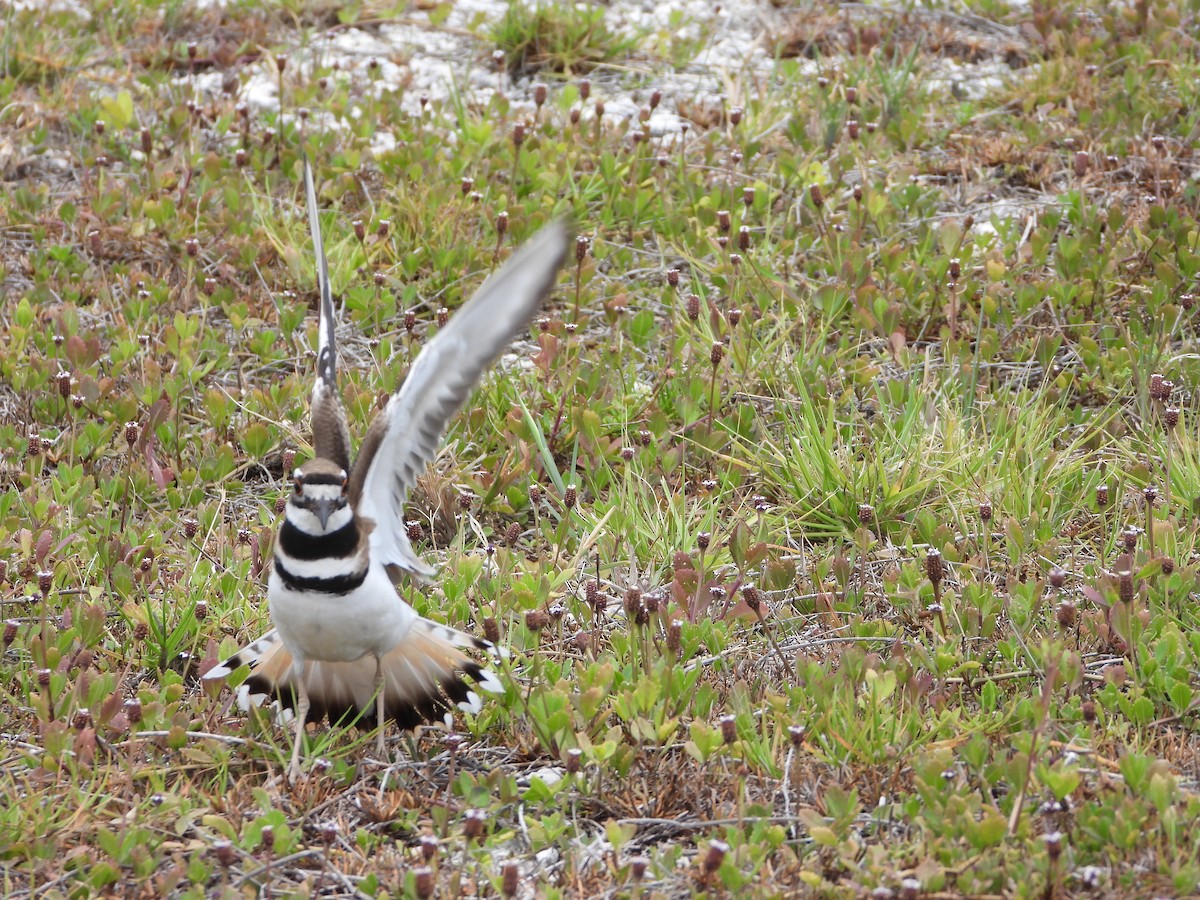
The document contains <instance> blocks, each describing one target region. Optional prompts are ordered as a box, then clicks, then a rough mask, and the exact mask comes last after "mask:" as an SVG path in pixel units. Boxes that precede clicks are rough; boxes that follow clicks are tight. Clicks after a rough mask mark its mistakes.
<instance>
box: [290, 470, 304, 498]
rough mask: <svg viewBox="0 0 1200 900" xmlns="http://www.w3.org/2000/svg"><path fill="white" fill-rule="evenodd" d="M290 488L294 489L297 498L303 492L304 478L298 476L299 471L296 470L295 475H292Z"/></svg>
mask: <svg viewBox="0 0 1200 900" xmlns="http://www.w3.org/2000/svg"><path fill="white" fill-rule="evenodd" d="M292 487H294V488H295V489H296V495H297V496H299V495H300V493H301V492H302V491H303V490H304V476H303V475H301V474H300V472H299V470H297V471H296V473H295V474H294V475H292Z"/></svg>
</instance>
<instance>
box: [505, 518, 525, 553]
mask: <svg viewBox="0 0 1200 900" xmlns="http://www.w3.org/2000/svg"><path fill="white" fill-rule="evenodd" d="M520 539H521V523H520V522H509V523H508V527H507V528H506V529H504V543H506V544H508V546H510V547H513V546H516V543H517V541H519V540H520Z"/></svg>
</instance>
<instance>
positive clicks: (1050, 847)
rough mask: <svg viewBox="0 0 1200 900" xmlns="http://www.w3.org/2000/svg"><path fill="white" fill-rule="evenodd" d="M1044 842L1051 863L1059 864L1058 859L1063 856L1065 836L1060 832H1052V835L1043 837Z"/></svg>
mask: <svg viewBox="0 0 1200 900" xmlns="http://www.w3.org/2000/svg"><path fill="white" fill-rule="evenodd" d="M1042 841H1043V843H1045V845H1046V855H1047V856H1048V857H1050V862H1058V858H1059V857H1060V856H1062V850H1063V836H1062V833H1061V832H1059V831H1052V832H1050V834H1047V835H1043V836H1042Z"/></svg>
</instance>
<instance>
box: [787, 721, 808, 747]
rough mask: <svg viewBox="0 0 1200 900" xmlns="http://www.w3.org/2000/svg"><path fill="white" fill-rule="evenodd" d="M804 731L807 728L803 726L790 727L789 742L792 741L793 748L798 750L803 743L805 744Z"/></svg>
mask: <svg viewBox="0 0 1200 900" xmlns="http://www.w3.org/2000/svg"><path fill="white" fill-rule="evenodd" d="M804 731H805V728H804V726H803V725H789V726H788V740H789V741H791V744H792V746H793V747H797V748H798V747H799V746H800V745H801V744H802V743H804Z"/></svg>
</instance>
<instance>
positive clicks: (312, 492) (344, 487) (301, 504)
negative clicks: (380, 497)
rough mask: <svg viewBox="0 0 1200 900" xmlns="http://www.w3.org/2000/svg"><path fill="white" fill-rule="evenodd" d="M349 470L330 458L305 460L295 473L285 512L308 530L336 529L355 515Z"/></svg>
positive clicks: (325, 531) (293, 521) (297, 525)
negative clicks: (351, 501)
mask: <svg viewBox="0 0 1200 900" xmlns="http://www.w3.org/2000/svg"><path fill="white" fill-rule="evenodd" d="M349 485H350V479H349V478H348V477H347V475H346V470H345V469H343V468H342V467H341V466H339V465H336V464H335V463H331V462H330V461H329V460H327V459H314V460H310V461H309V462H306V463H305V464H304V465H302V466H301V467H300V468H298V469H297V470H296V471H295V472H293V473H292V495H291V497H289V498H288V505H287V511H286V515H287V517H288V519H289V520H290V521H291V523H292V524H293V525H295V526H296V527H297V528H299V529H300V530H301V531H304V532H307V533H309V534H325V533H328V532H331V531H337V530H338V529H339V528H343V527H344V526H346V525H347V524H349V522H350V520H351V519H352V518H353V513H352V512H351V510H350V498H349V494H348V488H349Z"/></svg>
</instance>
